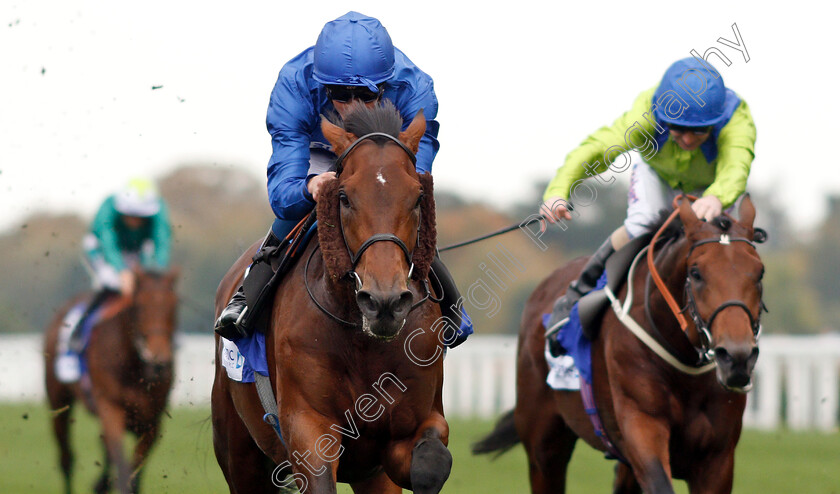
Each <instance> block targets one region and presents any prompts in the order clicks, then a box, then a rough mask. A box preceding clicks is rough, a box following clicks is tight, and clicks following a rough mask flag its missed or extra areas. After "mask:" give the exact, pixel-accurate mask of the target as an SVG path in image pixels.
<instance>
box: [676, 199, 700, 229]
mask: <svg viewBox="0 0 840 494" xmlns="http://www.w3.org/2000/svg"><path fill="white" fill-rule="evenodd" d="M680 221H682V224H683V226H684V227H685V229H686V232H688V231H690V230H694V229H695V228H697V227H698V225H699V224H700V219H699V218H697V215H696V214H694V210H693V209H691V201H689V200H688V199H687V198H685V197H684V198H683V199H682V201H680Z"/></svg>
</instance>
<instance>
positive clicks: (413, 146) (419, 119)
mask: <svg viewBox="0 0 840 494" xmlns="http://www.w3.org/2000/svg"><path fill="white" fill-rule="evenodd" d="M425 132H426V117H424V116H423V109H422V108H421V109H420V111H418V112H417V114H416V115H414V119H413V120H412V121H411V123H410V124H409V125H408V128H407V129H405V131H404V132H400V141H402V142H403V144H405V145H406V146H407V147H408V149H410V150H411V152H412V153H415V154H416V153H417V150H418V149H419V148H420V138H421V137H423V134H424V133H425Z"/></svg>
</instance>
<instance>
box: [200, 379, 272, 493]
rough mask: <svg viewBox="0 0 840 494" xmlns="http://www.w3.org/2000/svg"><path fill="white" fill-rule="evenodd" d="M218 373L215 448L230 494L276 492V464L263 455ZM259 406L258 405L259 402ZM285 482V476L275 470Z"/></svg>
mask: <svg viewBox="0 0 840 494" xmlns="http://www.w3.org/2000/svg"><path fill="white" fill-rule="evenodd" d="M221 379H224V380H227V376H221V375H219V374H218V373H217V375H216V382H215V383H214V384H213V391H212V404H213V407H212V424H213V451H214V452H215V454H216V460H217V461H218V463H219V467H220V468H221V469H222V473H223V474H224V476H225V480H226V481H227V483H228V488H229V489H230V492H231V494H244V493H254V494H269V493H271V494H276V493H277V487H275V486H274V485H273V484H272V480H273V479H275V477H274V473H275V472H272V469H273V468H274V464H273V463H272V462H271V461H270V460H269V459H268V458H267V457H266V456H265V454H263V452H262V451H261V450H260V448H259V447H258V446H257V444H256V443H255V442H254V440H253V439H252V438H251V434H250V433H249V432H248V429H247V428H246V427H245V424H244V423H243V422H242V419H241V418H240V417H239V414H238V413H237V412H236V408H235V407H234V405H233V401H232V399H231V397H230V394H229V393H228V391H227V389H226V386H227V385H228V384H229V383H227V382H225V381H220V380H221ZM257 406H259V405H257ZM276 473H277V474H278V476H279V479H277V480H280V481H282V480H283V478H285V475H280V472H276Z"/></svg>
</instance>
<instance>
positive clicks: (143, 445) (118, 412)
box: [44, 270, 178, 494]
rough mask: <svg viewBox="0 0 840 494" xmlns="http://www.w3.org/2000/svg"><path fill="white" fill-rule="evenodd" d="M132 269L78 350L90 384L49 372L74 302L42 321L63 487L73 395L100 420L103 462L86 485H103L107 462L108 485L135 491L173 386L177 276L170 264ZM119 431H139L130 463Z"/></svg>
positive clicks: (67, 483) (101, 488)
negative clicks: (131, 280)
mask: <svg viewBox="0 0 840 494" xmlns="http://www.w3.org/2000/svg"><path fill="white" fill-rule="evenodd" d="M135 274H136V288H135V292H134V295H133V297H130V298H129V297H123V296H118V295H114V296H112V297H111V298H109V299H108V300H106V301H105V302H104V304H103V306H102V316H101V317H100V318H99V322H98V323H96V325H95V326H94V327H93V329H92V331H91V336H90V340H89V343H88V345H87V349H86V350H85V359H86V364H87V369H88V376H89V379H90V380H89V386H87V385H83V384H82V383H80V382H75V383H71V384H66V383H62V382H59V380H58V379H57V378H56V375H55V373H54V368H55V359H56V357H57V356H58V355H57V351H56V346H57V344H58V335H59V329H60V328H61V324H62V321H63V319H64V316H65V315H66V314H67V312H68V310H70V308H71V307H72V306H73V305H74V304H73V303H71V304H69V305H68V306H67V307H65V308H64V309H63V310H62V311H60V312H59V313H58V314H57V315H56V317H55V319H54V320H53V321H52V323H51V324H50V326H49V327H48V328H47V332H46V335H45V345H44V356H45V364H46V373H45V374H46V381H47V397H48V399H49V403H50V407H51V408H52V410H53V432H54V433H55V436H56V439H57V440H58V445H59V450H60V462H61V469H62V472H63V473H64V491H65V493H68V494H69V493H70V492H71V474H72V467H73V453H72V451H71V449H70V442H69V437H68V435H69V423H70V411H71V408H72V406H73V404H74V402H75V401H76V399H82V401H83V402H84V403H85V405H86V407H87V408H88V410H89V411H90V412H91V413H93V414H94V415H96V416H97V417H98V418H99V421H100V423H101V427H102V439H103V443H104V447H105V462H104V468H103V471H102V475H101V476H100V478H99V480H98V481H97V483H96V484H95V486H94V488H93V490H94V492H96V493H105V492H108V491H109V490H110V488H111V486H112V480H111V467H112V466H114V467H115V468H116V473H117V475H116V483H115V484H114V486H115V487H117V488H118V489H119V492H120V493H122V494H127V493H129V492H131V493H136V492H138V489H139V482H140V470H141V468H142V467H143V463H144V462H145V461H146V457H147V454H148V452H149V450H150V449H151V447H152V445H153V444H154V442H155V440H157V438H158V433H159V424H160V416H161V413H162V412H163V410H164V407H165V406H166V400H167V397H168V396H169V391H170V389H171V388H172V336H173V334H174V332H175V317H176V307H177V300H178V298H177V295H176V294H175V281H176V278H177V276H178V275H177V272H176V271H175V270H173V271H171V272H169V273H166V274H157V273H149V272H142V271H139V270H137V271H135ZM79 300H80V299H78V298H77V299H76V300H75V301H76V302H78V301H79ZM85 379H86V378H85ZM126 430H128V431H131V432H132V433H133V434H134V435H135V436H136V437H137V438H138V440H137V444H136V446H135V448H134V458H133V460H132V461H131V462H129V461H127V459H126V458H125V457H124V453H123V447H124V443H123V437H124V435H125V431H126Z"/></svg>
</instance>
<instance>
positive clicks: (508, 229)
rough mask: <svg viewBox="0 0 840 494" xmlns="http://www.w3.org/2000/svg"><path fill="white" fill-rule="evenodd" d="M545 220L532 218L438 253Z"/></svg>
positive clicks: (541, 216) (542, 217)
mask: <svg viewBox="0 0 840 494" xmlns="http://www.w3.org/2000/svg"><path fill="white" fill-rule="evenodd" d="M544 219H545V216H544V215H539V216H538V217H536V218H531V219H530V220H528V221H525V222H523V223H519V224H515V225H511V226H508V227H505V228H502V229H501V230H496V231H495V232H493V233H488V234H487V235H482V236H480V237H476V238H474V239H471V240H465V241H463V242H458V243H456V244H452V245H447V246H446V247H442V248H440V249H438V252H446V251H447V250H452V249H457V248H458V247H464V246H465V245H470V244H474V243H476V242H481V241H482V240H487V239H488V238H493V237H496V236H499V235H502V234H505V233H507V232H512V231H514V230H517V229H520V228H522V227H523V226H528V225H532V224H534V223H536V222H538V221H543V220H544Z"/></svg>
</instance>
